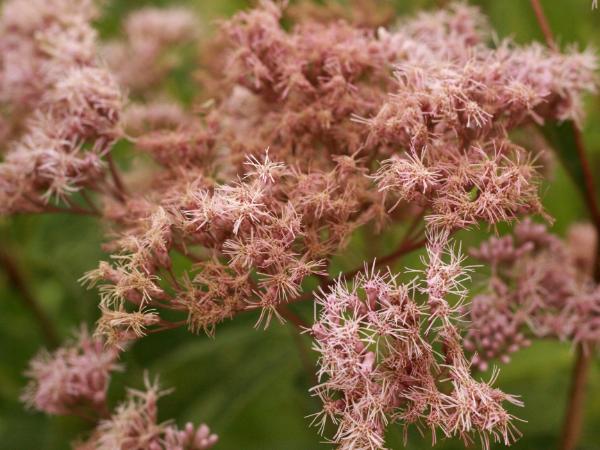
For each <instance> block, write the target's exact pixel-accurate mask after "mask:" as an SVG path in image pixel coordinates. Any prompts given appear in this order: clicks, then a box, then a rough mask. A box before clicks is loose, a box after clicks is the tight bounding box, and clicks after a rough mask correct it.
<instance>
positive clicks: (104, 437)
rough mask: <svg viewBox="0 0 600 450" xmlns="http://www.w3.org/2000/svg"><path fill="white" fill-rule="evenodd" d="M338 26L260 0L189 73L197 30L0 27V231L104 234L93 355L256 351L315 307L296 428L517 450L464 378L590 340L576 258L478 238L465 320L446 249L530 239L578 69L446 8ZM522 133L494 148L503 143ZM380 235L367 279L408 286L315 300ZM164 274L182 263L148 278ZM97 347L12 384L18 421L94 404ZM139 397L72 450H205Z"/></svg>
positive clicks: (584, 240) (37, 17) (67, 19)
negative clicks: (537, 343)
mask: <svg viewBox="0 0 600 450" xmlns="http://www.w3.org/2000/svg"><path fill="white" fill-rule="evenodd" d="M360 5H362V6H360V8H363V9H364V11H371V13H373V15H372V16H368V17H367V16H364V17H363V16H361V15H360V14H352V13H347V12H343V11H342V12H339V10H337V9H336V8H335V7H333V6H332V5H331V4H330V5H329V6H327V7H324V8H322V9H320V8H316V9H314V7H309V6H307V5H306V4H300V5H299V6H296V7H292V8H291V10H290V14H289V16H287V17H286V10H285V9H283V8H282V7H281V6H279V5H278V4H276V3H274V2H271V1H268V0H263V1H261V2H260V3H259V5H258V7H256V8H254V9H251V10H249V11H243V12H240V13H238V14H236V15H235V16H233V17H232V18H231V19H229V20H227V21H225V22H223V23H222V25H221V33H220V35H219V37H218V38H217V39H216V40H215V42H213V43H212V44H211V45H212V47H211V46H207V47H206V50H207V52H206V54H207V55H208V56H207V57H208V58H209V59H210V60H209V61H202V60H200V59H199V57H197V55H195V54H192V55H191V56H190V53H192V52H190V51H189V50H190V49H192V48H193V46H194V45H196V44H197V42H196V41H197V38H198V37H199V36H200V34H201V33H199V30H198V25H197V23H198V22H197V20H196V18H195V17H194V16H193V15H192V14H191V12H188V11H185V10H183V9H179V8H175V9H152V8H144V9H141V10H139V11H137V12H133V13H131V14H130V15H129V16H128V17H127V18H126V19H125V21H124V33H123V38H122V39H120V40H115V41H112V42H108V43H105V44H101V43H99V42H98V39H97V37H96V33H95V31H94V29H93V28H92V26H91V21H92V19H94V18H96V17H97V13H98V11H97V10H96V8H95V7H94V3H93V2H92V1H91V0H76V1H67V0H31V1H30V0H10V1H7V2H5V4H4V5H3V10H2V11H3V12H2V16H1V17H0V50H2V51H1V53H0V63H1V64H0V106H1V108H0V111H2V113H1V115H0V133H1V134H2V135H1V136H0V137H4V138H6V139H3V141H4V140H6V142H8V144H7V145H3V159H2V162H0V213H1V214H10V213H20V212H61V213H62V212H69V213H80V214H87V215H89V216H93V217H97V218H99V219H101V220H102V221H103V223H105V224H106V225H107V226H108V228H109V230H110V234H109V238H108V242H107V243H106V244H105V247H104V249H105V250H106V251H107V252H108V253H109V254H110V259H109V260H108V261H102V262H100V263H99V265H98V267H97V268H96V269H94V270H91V271H89V272H88V273H87V274H86V275H85V276H83V277H82V281H83V282H84V283H86V284H88V285H89V286H90V287H94V286H97V287H98V290H99V292H100V309H101V312H102V316H101V318H100V319H99V320H98V324H97V335H98V336H102V337H103V339H104V340H105V341H106V342H107V344H109V345H111V346H113V345H117V346H123V345H124V343H125V342H127V341H129V340H133V339H136V338H139V337H142V336H143V335H145V334H146V333H155V332H160V331H164V330H168V329H171V328H176V327H180V326H187V327H188V328H189V330H190V331H192V332H195V333H197V332H200V331H204V332H206V333H208V334H210V335H213V334H214V332H215V328H216V325H217V324H219V323H220V322H222V321H223V320H225V319H230V318H233V317H234V316H235V315H236V314H239V313H242V312H243V311H246V310H248V309H259V310H260V316H259V319H258V323H257V325H261V324H262V325H264V326H268V325H269V323H270V321H271V319H272V317H273V316H275V317H277V318H279V319H281V320H283V319H282V317H283V316H284V315H286V316H288V317H289V310H288V309H287V304H288V303H291V302H296V301H305V300H306V301H311V300H313V298H314V293H313V292H304V290H305V289H306V288H307V286H310V285H314V284H317V283H318V284H319V285H320V287H322V288H323V290H324V291H325V292H323V293H322V294H321V295H318V296H317V299H316V303H317V305H319V309H318V311H317V317H318V320H317V322H316V323H315V324H314V326H312V327H311V331H312V334H313V336H314V338H315V348H316V350H317V351H318V352H319V353H320V355H321V357H320V370H319V376H320V383H319V384H318V385H317V386H316V387H315V388H314V389H313V392H314V393H315V394H316V395H318V396H319V397H320V398H321V399H322V400H323V403H324V410H323V413H322V414H320V415H319V416H318V417H317V418H316V419H315V420H316V421H317V422H318V423H319V424H321V425H323V426H324V424H325V422H326V421H327V420H331V421H332V422H333V423H334V424H336V425H337V433H335V434H334V436H333V437H332V438H331V439H332V441H333V442H336V443H337V444H339V445H340V446H341V448H344V449H357V448H361V449H363V448H367V449H379V448H382V447H383V446H384V445H385V442H384V432H385V429H386V427H387V426H388V424H389V423H392V422H400V423H402V424H404V425H405V426H409V425H412V424H415V425H416V426H417V427H427V428H429V429H430V430H431V432H432V435H433V440H434V442H435V439H436V433H440V432H441V434H442V435H443V436H444V437H450V436H459V437H460V438H462V439H463V440H464V441H465V442H471V441H472V440H473V439H474V438H475V437H476V436H479V438H480V439H481V442H482V446H483V447H484V448H488V447H489V446H490V442H491V441H501V442H503V443H505V444H510V443H511V442H512V441H513V440H514V439H515V437H516V436H517V434H518V433H517V432H516V431H515V429H514V425H513V417H512V416H511V415H510V414H509V413H508V412H507V411H506V409H505V408H504V404H505V403H506V402H508V403H515V404H519V401H518V400H517V399H516V398H514V397H513V396H510V395H507V394H505V393H503V392H501V391H499V390H497V389H494V388H492V387H491V386H490V383H485V382H482V381H476V380H475V379H474V378H473V377H472V375H471V374H470V364H471V362H472V363H474V364H475V365H476V366H477V367H478V368H480V369H484V368H485V367H486V364H487V361H488V360H489V359H493V358H496V357H499V358H501V359H503V360H506V359H507V357H508V353H510V352H512V351H515V350H517V349H518V348H520V347H521V346H524V345H527V343H528V339H529V336H528V333H527V332H526V331H524V330H525V329H527V330H529V331H531V332H532V333H533V334H534V335H535V336H549V335H552V336H558V337H560V338H564V339H571V340H573V341H575V342H581V343H588V342H596V341H597V339H598V336H599V331H598V330H599V325H600V322H599V321H598V313H599V311H600V307H599V304H600V303H599V300H598V299H600V295H599V294H598V292H597V291H598V289H597V287H596V286H595V284H594V283H592V282H591V279H590V277H589V276H588V275H587V272H586V271H585V270H583V271H582V270H579V269H581V268H582V267H589V266H590V265H591V260H592V259H593V258H592V257H590V256H589V255H588V254H586V253H585V252H582V251H581V249H582V248H586V247H588V246H589V242H588V240H589V239H588V238H589V237H590V234H589V233H588V232H586V231H584V229H583V228H580V229H579V231H577V232H574V234H573V236H572V244H569V245H567V244H565V243H564V242H562V241H560V240H558V239H557V238H555V237H552V236H550V235H549V234H548V233H547V232H546V231H545V229H543V227H541V226H539V225H534V224H533V223H532V222H529V221H523V222H521V223H520V224H519V225H517V226H516V227H515V238H511V237H503V238H492V239H491V240H490V241H489V242H488V243H485V244H483V245H482V247H481V248H480V249H479V250H476V251H475V252H474V253H475V255H476V256H477V257H478V258H479V259H481V260H482V261H484V262H485V263H486V264H489V265H490V267H491V270H492V275H491V277H490V281H489V286H488V288H487V290H486V291H485V293H484V294H481V295H479V296H477V297H476V298H475V299H474V301H473V302H472V304H470V305H469V304H466V298H467V294H468V289H467V285H466V283H467V280H468V276H467V275H468V269H466V268H463V267H462V263H463V258H462V256H460V252H459V251H456V250H455V249H453V248H452V247H451V245H450V244H449V236H450V235H451V233H454V232H455V231H457V230H460V229H465V228H469V227H472V226H477V225H479V224H484V225H486V224H487V225H490V226H492V227H494V226H495V225H496V224H499V223H501V222H512V221H518V220H520V219H521V217H522V216H524V215H528V214H535V213H542V214H543V208H542V205H541V202H540V199H539V196H538V185H539V178H540V176H541V174H540V173H538V171H537V168H536V167H535V166H534V163H533V161H534V159H535V157H536V154H537V153H538V152H537V150H535V147H539V145H537V144H538V143H539V141H540V137H539V136H537V135H536V131H535V130H536V128H535V127H536V126H537V125H540V124H543V123H545V122H560V121H564V120H571V121H574V122H575V123H580V122H581V120H582V106H581V105H582V98H583V96H584V94H586V93H589V92H595V90H596V84H597V83H596V79H595V75H594V71H595V69H596V65H597V64H596V58H595V56H594V54H592V53H591V52H590V51H582V52H580V51H577V50H576V49H573V48H571V49H568V50H567V51H565V52H559V51H557V50H555V49H553V50H549V49H546V48H544V47H542V46H541V45H538V44H532V45H527V46H518V45H516V44H514V43H513V42H511V41H509V40H502V41H499V42H494V43H493V45H492V44H491V42H492V41H491V39H489V37H490V36H492V35H493V32H492V30H490V29H489V27H488V24H487V22H486V20H485V18H484V17H483V16H482V15H481V13H480V12H479V10H478V9H476V8H473V7H469V6H467V5H465V4H453V5H450V6H449V7H448V8H447V9H440V10H439V11H436V12H426V13H421V14H418V15H416V16H415V17H412V18H409V19H406V20H402V21H400V22H398V24H397V25H395V26H394V27H388V28H384V27H376V26H375V24H377V25H381V24H384V23H385V22H387V21H388V19H387V18H386V17H384V16H385V15H380V14H375V13H376V12H377V11H375V9H373V8H372V5H371V7H369V6H368V5H369V2H368V0H361V1H360ZM336 11H338V12H339V13H340V14H341V15H343V16H345V17H346V18H347V19H348V20H342V19H338V18H335V16H336V14H337V12H336ZM284 19H285V20H284ZM286 22H287V23H286ZM284 24H285V25H284ZM288 25H289V26H288ZM211 49H212V50H211ZM216 52H218V54H217V53H216ZM99 54H101V55H103V56H102V58H104V59H105V60H106V66H105V65H104V63H101V62H100V61H101V60H102V59H101V58H99V57H98V55H99ZM182 58H184V59H185V58H188V59H193V61H189V62H190V63H192V64H195V65H194V69H199V68H200V67H202V68H203V69H204V70H203V71H202V73H201V75H199V74H200V70H198V71H197V73H195V75H198V76H197V78H195V79H194V80H193V81H199V80H201V81H203V85H202V86H198V92H197V93H196V94H195V96H194V97H193V98H188V99H186V102H185V105H183V104H180V103H178V102H176V101H175V100H173V99H172V98H169V96H168V92H167V89H165V88H164V85H165V80H166V79H167V78H168V76H169V73H170V71H171V70H172V69H173V68H174V67H175V66H176V65H177V64H178V63H179V62H181V61H182ZM148 61H153V64H152V65H151V66H150V67H149V66H148ZM186 61H187V60H186ZM221 62H223V63H222V64H221ZM198 84H200V83H198ZM203 87H204V88H205V90H204V91H203ZM123 90H128V91H129V92H130V93H131V96H132V99H133V100H132V101H131V102H129V103H127V108H124V104H125V103H126V102H125V99H124V96H123V94H122V92H123ZM207 95H212V98H210V99H207ZM4 111H6V112H7V113H6V114H5V113H4ZM525 128H526V129H527V130H528V131H529V133H528V136H526V139H523V140H520V141H519V143H517V142H516V141H515V140H513V136H514V133H512V132H513V131H514V130H516V129H525ZM117 142H119V143H120V144H123V146H124V147H128V148H129V149H130V150H131V151H132V152H133V153H135V154H136V156H137V158H136V159H135V160H134V161H133V163H132V164H131V165H130V166H129V167H128V168H127V170H122V169H120V168H119V166H118V165H117V164H116V163H115V162H114V161H113V159H112V156H111V151H112V149H113V146H114V144H115V143H117ZM52 199H54V200H55V202H54V203H51V200H52ZM404 224H408V225H407V226H406V228H407V229H408V231H407V233H406V236H405V239H404V241H403V242H402V244H401V246H400V248H399V249H397V250H396V251H394V252H393V253H391V254H389V255H386V256H385V257H384V258H383V259H382V260H380V261H381V262H390V261H392V260H393V259H394V258H396V257H398V256H401V255H402V254H403V253H405V252H407V251H409V250H414V249H416V248H419V247H421V246H422V245H424V244H426V248H427V257H426V258H423V260H422V267H421V268H420V271H419V275H418V276H417V277H416V279H415V281H413V282H412V283H405V284H403V283H400V282H399V281H397V277H396V275H394V274H392V273H388V274H386V275H381V274H380V273H378V272H376V271H375V269H372V270H367V271H366V273H363V274H360V275H358V276H357V277H356V278H354V275H355V274H356V273H357V272H359V270H354V271H351V272H349V273H350V274H352V277H348V278H349V281H342V280H340V281H338V282H337V283H335V284H334V282H333V281H332V280H331V279H330V278H329V272H330V263H331V261H332V259H333V258H334V257H335V256H338V255H340V254H341V252H342V251H343V250H344V249H345V248H346V247H347V246H348V244H349V242H350V241H351V239H352V237H353V236H354V234H355V231H356V230H358V229H362V230H364V231H365V232H366V233H377V232H380V231H382V230H385V231H390V232H392V231H396V227H398V228H400V226H401V225H404ZM593 239H595V237H594V238H593ZM577 249H579V250H577ZM176 254H177V255H178V256H177V258H178V259H179V260H185V261H186V263H182V264H176V265H175V264H173V259H174V257H175V255H176ZM557 256H558V258H557ZM565 267H566V269H565ZM578 268H579V269H578ZM586 270H587V269H586ZM307 280H310V281H311V283H307V282H306V281H307ZM332 286H333V287H332ZM328 287H330V288H331V289H330V290H329V291H327V290H326V289H327V288H328ZM465 315H467V316H468V317H469V318H470V324H469V326H468V328H467V329H466V331H464V333H466V339H465V341H464V343H463V341H462V339H461V332H462V331H463V330H462V329H461V327H460V326H459V324H460V322H461V320H462V319H463V318H464V316H465ZM176 316H179V320H177V319H171V318H173V317H176ZM463 344H464V348H465V349H466V350H467V351H469V352H474V353H477V355H476V356H474V357H473V360H472V361H469V359H468V358H467V357H466V356H465V354H464V352H463ZM111 348H112V347H107V348H103V347H102V346H101V344H98V343H97V342H96V341H93V340H90V339H89V338H88V337H87V336H84V337H82V342H81V345H80V347H77V346H73V347H68V348H66V349H62V350H59V351H58V352H57V353H55V354H54V355H52V356H47V355H46V356H43V357H40V358H38V359H36V360H34V362H33V363H32V371H31V376H32V377H33V378H34V381H33V382H32V384H31V386H30V388H29V390H28V394H26V399H27V401H28V402H29V403H30V404H32V405H33V406H35V407H36V408H38V409H41V410H45V411H48V412H53V413H57V412H61V413H63V412H76V413H79V412H80V411H73V408H74V407H75V406H76V407H77V408H79V405H80V403H84V404H87V405H88V406H91V407H95V406H96V405H97V403H98V402H104V400H105V393H106V386H107V382H108V372H109V371H110V370H113V369H114V368H115V361H116V353H114V352H115V351H113V350H111ZM88 372H89V373H88ZM57 373H62V374H63V375H62V376H61V377H60V378H55V375H56V374H57ZM492 381H493V380H492ZM160 395H161V392H160V391H159V389H158V387H157V386H156V384H153V383H147V390H146V391H144V392H138V391H131V392H130V393H129V395H128V398H127V399H126V401H125V402H123V403H122V404H121V405H120V406H119V407H118V408H117V409H116V411H115V412H114V414H113V415H112V416H110V417H104V418H103V420H102V421H101V422H100V423H99V425H98V427H97V429H96V432H95V433H94V434H93V435H92V436H91V437H90V439H89V440H88V442H86V443H84V444H82V447H81V448H82V449H87V448H97V449H104V448H111V449H112V448H123V449H125V448H127V449H140V450H141V449H151V450H154V449H169V450H176V449H177V450H179V449H182V450H183V449H186V450H192V449H193V450H199V449H204V448H209V447H210V446H212V445H213V444H214V443H215V442H216V437H215V436H214V435H212V434H210V432H209V430H208V429H207V428H206V427H205V426H201V427H199V428H195V427H193V426H192V425H189V426H186V427H185V428H184V429H183V430H180V429H177V428H175V426H174V425H172V424H171V423H160V422H159V421H158V417H157V411H156V401H157V399H158V398H159V397H160Z"/></svg>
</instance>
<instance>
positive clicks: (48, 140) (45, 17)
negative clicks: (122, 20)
mask: <svg viewBox="0 0 600 450" xmlns="http://www.w3.org/2000/svg"><path fill="white" fill-rule="evenodd" d="M93 17H95V8H94V5H93V3H92V2H89V1H85V0H78V1H74V2H71V1H66V0H53V1H50V2H46V1H33V2H29V1H24V0H12V1H10V2H8V3H7V4H6V5H4V8H3V13H2V17H1V18H0V33H1V34H2V38H1V39H0V42H2V45H3V46H5V47H6V50H5V51H4V50H3V56H2V63H3V64H2V72H1V73H0V81H1V82H2V99H0V100H2V101H6V102H7V103H8V105H9V108H19V109H20V111H15V112H14V114H15V117H14V118H13V119H12V120H13V122H14V123H13V124H12V125H13V129H14V130H15V132H17V131H18V128H19V127H21V128H23V130H22V132H20V133H18V135H19V136H18V138H17V139H15V140H14V141H12V142H11V143H10V145H9V146H8V147H7V151H6V153H5V155H4V161H3V162H2V164H0V205H1V206H0V212H2V213H4V214H6V213H12V212H19V211H43V210H45V208H46V205H47V204H48V203H49V201H50V200H51V199H56V200H57V201H68V197H69V196H70V195H71V194H73V193H74V192H77V191H79V190H81V189H83V188H86V187H90V186H93V185H95V184H100V183H102V182H103V177H104V163H103V161H102V157H103V156H104V155H105V154H106V153H107V152H108V151H109V150H110V147H111V145H112V143H113V142H114V141H115V139H117V138H118V137H119V136H120V128H119V117H120V111H121V108H122V102H123V99H122V95H121V92H120V89H119V86H118V85H117V83H116V81H115V80H114V78H113V76H112V75H111V74H110V72H108V71H107V70H106V69H104V68H102V67H101V66H99V64H98V62H97V60H96V56H95V55H96V53H95V52H96V33H95V31H94V29H93V28H92V27H91V25H90V21H91V19H92V18H93ZM11 114H12V113H11Z"/></svg>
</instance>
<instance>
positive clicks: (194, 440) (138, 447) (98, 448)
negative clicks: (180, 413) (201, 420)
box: [74, 377, 219, 450]
mask: <svg viewBox="0 0 600 450" xmlns="http://www.w3.org/2000/svg"><path fill="white" fill-rule="evenodd" d="M166 393H168V391H161V389H160V386H159V385H158V381H156V380H154V381H150V380H149V379H148V377H146V380H145V390H143V391H139V390H135V389H130V390H129V391H128V392H127V399H126V400H125V401H124V402H123V403H121V404H119V405H118V406H117V408H116V409H115V411H114V412H113V414H112V415H111V416H110V418H108V419H105V420H101V421H100V423H99V424H98V426H97V428H96V430H95V431H94V432H93V434H92V436H91V437H90V439H89V440H88V441H86V442H83V443H79V444H77V445H75V447H74V448H75V450H113V449H119V450H208V449H209V448H212V447H213V446H214V445H215V444H216V443H217V441H218V440H219V439H218V437H217V435H215V434H212V433H211V432H210V429H209V428H208V426H206V425H205V424H201V425H200V426H199V427H195V426H194V425H193V424H192V423H190V422H188V423H187V424H186V425H185V427H184V429H182V430H180V429H178V428H177V426H176V425H174V424H172V423H170V422H164V423H159V422H158V407H157V402H158V399H159V398H160V397H162V396H163V395H165V394H166Z"/></svg>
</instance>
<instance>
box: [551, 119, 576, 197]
mask: <svg viewBox="0 0 600 450" xmlns="http://www.w3.org/2000/svg"><path fill="white" fill-rule="evenodd" d="M574 126H575V125H574V124H573V122H563V123H560V124H556V123H547V124H545V125H544V126H543V127H540V129H541V131H542V133H543V135H544V137H545V138H546V140H547V141H548V143H549V144H550V145H551V146H552V149H553V150H554V151H555V152H556V155H557V156H558V158H559V159H560V162H561V164H562V165H563V167H564V168H565V170H566V172H567V173H568V174H569V177H571V179H572V181H573V183H575V186H577V188H578V189H579V190H580V191H581V193H582V194H583V195H585V177H584V174H583V167H582V166H581V160H580V159H579V158H578V157H577V150H576V147H577V143H576V142H575V132H574V128H573V127H574Z"/></svg>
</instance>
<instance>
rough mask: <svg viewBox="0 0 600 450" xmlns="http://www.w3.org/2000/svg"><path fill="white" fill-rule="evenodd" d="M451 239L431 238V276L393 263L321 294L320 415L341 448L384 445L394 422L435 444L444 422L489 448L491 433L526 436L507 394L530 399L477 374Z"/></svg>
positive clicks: (447, 429)
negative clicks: (407, 278) (421, 298)
mask: <svg viewBox="0 0 600 450" xmlns="http://www.w3.org/2000/svg"><path fill="white" fill-rule="evenodd" d="M442 247H443V244H442V243H439V242H438V243H436V244H433V245H430V246H428V249H427V250H428V264H429V269H427V271H426V273H425V274H423V279H422V280H417V279H415V280H413V281H412V282H411V283H409V284H401V283H399V282H398V281H397V280H396V275H392V274H391V273H389V272H388V273H387V274H384V275H382V274H380V273H378V272H375V271H370V270H366V272H365V273H364V274H359V275H358V276H357V277H356V278H355V279H354V280H353V281H352V283H351V284H350V285H349V284H348V283H346V282H345V281H343V280H339V281H338V282H337V284H336V285H335V286H334V287H332V288H331V289H330V290H329V291H328V292H323V293H322V294H321V295H320V296H319V297H318V298H317V305H319V307H320V308H319V311H318V312H317V314H318V320H317V322H316V323H315V324H314V325H313V326H312V328H311V333H312V335H313V336H314V338H315V349H316V350H317V351H318V352H319V353H320V355H321V356H320V359H319V367H320V369H319V378H320V384H318V385H317V386H315V387H314V388H313V392H314V393H315V394H316V395H318V396H319V397H320V398H321V400H322V401H323V411H322V412H321V413H319V414H317V415H316V416H315V419H314V422H313V423H317V424H318V425H319V427H320V430H321V432H323V430H324V429H325V425H326V422H327V421H329V420H331V422H333V423H334V424H335V425H336V426H337V432H336V434H335V435H334V436H333V438H332V441H333V442H335V443H336V444H339V448H340V449H357V448H360V449H373V450H375V449H382V448H384V445H385V439H384V434H385V429H386V427H387V426H388V425H389V424H390V423H393V422H400V423H403V424H404V426H405V430H406V428H407V427H408V426H409V425H412V424H415V425H417V426H418V427H421V426H423V427H425V428H429V430H430V431H431V434H432V440H433V443H435V442H436V434H437V433H438V432H439V431H441V433H442V435H443V436H444V437H450V436H460V438H461V439H462V440H463V441H464V442H465V443H466V444H468V443H470V442H472V440H473V437H474V436H479V438H480V440H481V444H482V447H483V448H485V449H488V448H490V440H493V441H500V442H503V443H504V444H505V445H510V444H511V442H512V441H514V440H515V438H516V437H517V436H518V435H519V433H518V431H517V430H516V428H515V427H514V424H513V417H512V416H511V414H510V413H508V412H507V411H506V410H505V409H504V405H503V403H504V402H509V403H513V404H517V405H520V404H521V402H520V401H519V400H517V399H516V398H515V397H513V396H511V395H507V394H505V393H503V392H502V391H500V390H498V389H494V388H492V387H491V386H490V384H488V383H485V382H483V381H476V380H475V379H474V378H473V377H472V376H471V374H470V371H469V363H468V362H467V360H466V358H465V356H464V354H463V351H462V348H461V339H460V335H459V332H458V329H457V328H456V327H455V325H454V324H453V322H454V321H453V320H452V319H453V316H454V315H455V314H456V311H455V310H454V308H453V307H451V306H450V303H449V300H450V298H451V297H454V300H455V302H454V303H460V301H461V300H462V299H463V297H464V295H465V291H464V289H463V288H462V286H461V284H462V282H463V281H464V278H465V276H466V272H465V271H464V270H463V269H461V267H460V261H461V257H460V256H459V255H457V254H455V253H453V252H450V253H449V254H448V255H447V256H444V255H443V248H442ZM419 293H422V294H424V295H425V296H426V297H427V301H426V302H425V304H422V303H420V302H418V301H417V300H416V298H417V294H419ZM492 381H493V379H492Z"/></svg>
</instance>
